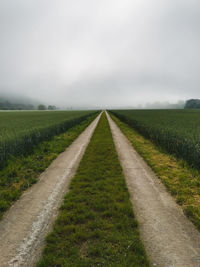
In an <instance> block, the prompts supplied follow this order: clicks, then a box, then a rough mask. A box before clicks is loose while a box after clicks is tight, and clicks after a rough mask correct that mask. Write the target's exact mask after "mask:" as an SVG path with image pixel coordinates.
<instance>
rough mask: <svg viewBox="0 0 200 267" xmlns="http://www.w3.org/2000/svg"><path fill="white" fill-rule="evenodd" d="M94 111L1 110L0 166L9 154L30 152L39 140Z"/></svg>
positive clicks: (77, 121)
mask: <svg viewBox="0 0 200 267" xmlns="http://www.w3.org/2000/svg"><path fill="white" fill-rule="evenodd" d="M92 113H94V111H46V112H44V111H28V112H27V111H22V112H20V111H17V112H13V111H10V112H0V168H2V167H3V166H5V163H6V161H7V159H9V158H10V157H11V156H19V155H24V154H29V153H30V152H31V151H32V149H33V147H34V146H35V145H36V144H38V143H39V142H41V141H44V140H49V139H50V138H51V137H52V136H54V135H57V134H60V133H63V132H65V131H66V130H68V129H69V128H71V127H72V126H74V125H77V124H78V123H80V122H82V121H83V120H84V119H86V118H87V117H88V116H90V115H91V114H92Z"/></svg>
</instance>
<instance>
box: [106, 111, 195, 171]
mask: <svg viewBox="0 0 200 267" xmlns="http://www.w3.org/2000/svg"><path fill="white" fill-rule="evenodd" d="M111 113H112V114H114V115H115V116H116V117H118V118H119V119H120V120H121V121H123V122H125V123H127V124H128V125H129V126H130V127H132V128H134V129H135V130H137V131H138V132H139V133H140V134H142V135H144V136H145V137H146V138H148V139H150V140H151V141H153V142H154V143H155V144H157V145H159V146H160V147H161V148H163V149H164V150H165V151H167V152H169V153H171V154H173V155H176V156H177V157H178V158H180V159H184V160H185V161H187V162H188V163H189V164H190V165H191V166H193V167H195V168H198V169H199V168H200V111H199V110H113V111H111Z"/></svg>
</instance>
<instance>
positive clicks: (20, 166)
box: [0, 115, 96, 219]
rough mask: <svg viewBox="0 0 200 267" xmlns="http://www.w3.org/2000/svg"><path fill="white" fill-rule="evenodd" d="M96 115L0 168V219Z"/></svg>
mask: <svg viewBox="0 0 200 267" xmlns="http://www.w3.org/2000/svg"><path fill="white" fill-rule="evenodd" d="M95 117H96V115H92V116H90V117H89V118H87V119H85V120H84V121H83V122H82V123H80V124H78V125H76V126H74V127H72V128H71V129H69V130H68V131H67V132H66V133H64V134H61V135H57V136H54V137H53V138H52V139H51V140H49V141H44V142H42V143H40V144H39V145H37V146H36V147H35V148H34V150H33V152H32V154H30V155H27V156H21V157H17V158H15V157H14V158H13V159H10V160H9V161H8V164H7V166H6V167H5V168H3V169H2V170H0V219H1V218H2V216H3V214H4V212H5V211H6V210H7V209H8V208H9V207H10V206H11V205H12V203H13V202H14V201H16V200H17V199H18V198H19V197H20V195H21V194H22V192H23V191H24V190H25V189H26V188H28V187H30V186H31V185H32V184H34V183H36V182H37V179H38V177H39V174H40V173H42V172H43V171H44V170H45V169H46V168H47V167H48V166H49V165H50V163H51V162H52V161H53V160H54V159H55V158H56V157H57V155H58V154H60V153H61V152H62V151H64V150H65V149H66V148H67V147H68V146H69V145H70V144H71V143H72V142H73V141H74V140H75V139H76V138H77V137H78V135H79V134H80V133H81V132H82V131H83V130H84V129H85V128H86V127H87V126H88V125H89V124H90V123H91V121H92V120H93V119H94V118H95Z"/></svg>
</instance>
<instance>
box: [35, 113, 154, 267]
mask: <svg viewBox="0 0 200 267" xmlns="http://www.w3.org/2000/svg"><path fill="white" fill-rule="evenodd" d="M38 266H40V267H43V266H149V263H148V260H147V258H146V255H145V251H144V248H143V245H142V243H141V241H140V238H139V232H138V225H137V221H136V219H135V217H134V214H133V211H132V205H131V202H130V200H129V193H128V191H127V187H126V184H125V180H124V177H123V174H122V169H121V166H120V164H119V161H118V157H117V154H116V151H115V147H114V143H113V140H112V135H111V132H110V128H109V125H108V121H107V119H106V117H105V114H103V116H102V118H101V119H100V122H99V124H98V126H97V128H96V130H95V133H94V135H93V137H92V139H91V142H90V144H89V146H88V148H87V150H86V153H85V155H84V156H83V159H82V161H81V163H80V166H79V168H78V171H77V173H76V175H75V177H74V178H73V180H72V182H71V185H70V191H69V192H68V193H67V195H66V196H65V199H64V202H63V205H62V206H61V209H60V213H59V216H58V218H57V220H56V222H55V224H54V227H53V231H52V233H50V234H49V235H48V237H47V243H46V247H45V249H44V251H43V255H42V258H41V260H40V262H39V263H38Z"/></svg>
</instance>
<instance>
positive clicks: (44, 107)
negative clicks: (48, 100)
mask: <svg viewBox="0 0 200 267" xmlns="http://www.w3.org/2000/svg"><path fill="white" fill-rule="evenodd" d="M46 109H47V107H46V106H45V105H43V104H40V105H39V106H38V110H46Z"/></svg>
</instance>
